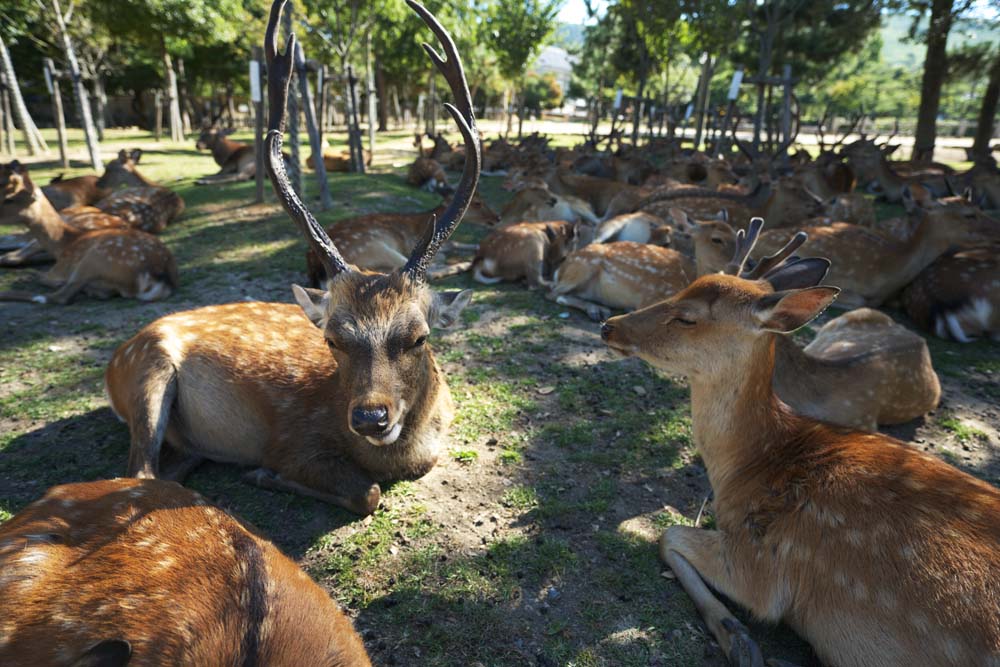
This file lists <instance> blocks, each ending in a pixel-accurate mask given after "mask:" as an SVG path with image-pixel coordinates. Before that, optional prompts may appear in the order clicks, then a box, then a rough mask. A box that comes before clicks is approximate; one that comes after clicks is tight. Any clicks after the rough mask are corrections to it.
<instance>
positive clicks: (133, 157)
mask: <svg viewBox="0 0 1000 667" xmlns="http://www.w3.org/2000/svg"><path fill="white" fill-rule="evenodd" d="M141 158H142V150H141V149H138V148H136V149H134V150H132V151H130V152H126V151H124V150H122V151H119V152H118V158H117V159H116V160H112V161H111V162H109V163H108V165H107V167H106V169H105V171H104V175H103V176H101V178H100V180H99V181H98V184H99V185H100V186H101V187H102V188H109V189H111V190H112V192H111V194H109V195H108V196H107V197H105V198H104V199H102V200H100V201H99V202H98V203H97V208H99V209H100V210H102V211H104V212H105V213H109V214H111V215H116V216H118V217H119V218H122V219H123V220H125V221H126V222H128V223H129V225H130V226H132V227H134V228H136V229H141V230H142V231H144V232H149V233H150V234H159V233H160V232H162V231H163V230H164V229H166V227H167V224H169V223H171V222H173V221H174V220H176V219H177V218H179V217H180V215H181V213H183V212H184V200H183V199H182V198H181V196H180V195H179V194H177V193H176V192H174V191H173V190H171V189H169V188H165V187H163V186H162V185H158V184H157V183H155V182H153V181H151V180H149V179H148V178H146V177H145V176H143V175H142V174H140V173H139V170H138V168H137V165H138V164H139V160H140V159H141Z"/></svg>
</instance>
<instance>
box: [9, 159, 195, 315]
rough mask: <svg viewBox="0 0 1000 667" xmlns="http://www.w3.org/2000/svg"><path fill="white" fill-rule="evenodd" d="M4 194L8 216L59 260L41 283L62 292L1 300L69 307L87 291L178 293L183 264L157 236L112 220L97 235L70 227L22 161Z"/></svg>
mask: <svg viewBox="0 0 1000 667" xmlns="http://www.w3.org/2000/svg"><path fill="white" fill-rule="evenodd" d="M0 192H2V193H3V204H2V212H3V214H4V215H5V216H6V215H11V216H12V217H13V218H15V219H16V220H18V221H20V222H21V223H22V224H24V225H26V226H27V227H28V234H29V235H30V236H31V237H32V238H33V240H34V241H35V242H36V243H37V245H38V246H39V247H40V248H42V249H44V250H45V251H47V252H48V253H49V254H50V255H52V256H53V257H55V258H56V264H55V266H53V267H52V269H50V270H49V272H48V273H47V274H45V275H44V276H43V277H41V278H40V280H41V282H42V283H43V284H44V285H47V286H49V287H58V288H59V289H58V290H57V291H56V292H54V293H52V294H48V295H41V294H33V293H30V292H0V300H5V301H34V302H36V303H59V304H66V303H69V302H70V301H71V300H72V299H73V297H74V296H76V295H77V294H78V293H79V292H80V291H84V292H86V293H87V294H89V295H91V296H95V297H98V298H108V297H111V296H113V295H115V294H118V295H121V296H124V297H129V298H136V299H139V300H140V301H157V300H160V299H165V298H166V297H168V296H170V294H171V293H173V291H174V289H176V287H177V263H176V262H175V261H174V257H173V255H172V254H171V253H170V250H168V249H167V247H166V246H165V245H164V244H163V242H162V241H160V240H159V239H158V238H156V237H155V236H152V235H150V234H146V233H145V232H140V231H138V230H135V229H128V228H115V227H114V226H113V225H114V223H113V222H112V221H108V220H104V223H106V225H107V228H104V229H98V230H97V231H88V230H87V229H81V228H78V227H74V226H71V225H69V224H67V223H66V222H65V221H64V220H63V218H62V217H61V216H60V215H59V213H58V212H57V211H56V210H55V208H53V207H52V204H50V203H49V200H48V199H46V198H45V195H44V194H43V193H42V190H41V188H39V187H37V186H36V185H35V184H34V183H32V181H31V178H30V177H29V176H28V172H27V170H26V169H24V168H23V167H22V166H21V165H20V164H19V163H18V162H17V161H14V162H12V163H10V164H9V165H4V166H2V167H0ZM98 217H100V216H98ZM92 224H97V223H92ZM122 224H123V223H122Z"/></svg>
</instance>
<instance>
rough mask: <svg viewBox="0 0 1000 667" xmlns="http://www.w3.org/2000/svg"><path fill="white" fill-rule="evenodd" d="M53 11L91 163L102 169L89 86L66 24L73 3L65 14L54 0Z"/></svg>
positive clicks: (69, 17) (97, 169)
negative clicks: (84, 83)
mask: <svg viewBox="0 0 1000 667" xmlns="http://www.w3.org/2000/svg"><path fill="white" fill-rule="evenodd" d="M52 13H53V15H54V16H55V19H56V29H57V32H58V34H59V40H60V41H61V42H62V48H63V53H64V54H65V55H66V66H67V67H68V68H69V77H70V82H71V83H72V84H73V101H74V102H75V103H76V115H77V117H78V118H79V119H80V124H81V125H82V126H83V135H84V137H85V138H86V140H87V152H88V153H89V154H90V164H91V166H93V167H94V170H95V171H100V170H101V166H102V165H103V163H102V162H101V152H100V148H99V147H98V145H97V131H96V130H95V129H94V121H93V119H92V118H91V115H90V98H89V96H88V95H87V88H86V87H85V86H84V85H83V77H82V75H81V74H80V63H79V62H78V61H77V59H76V50H75V49H74V48H73V41H72V40H71V39H70V37H69V31H68V30H67V29H66V24H67V23H69V21H70V19H71V17H72V15H73V5H72V4H70V8H69V10H68V11H67V12H66V14H63V11H62V7H60V6H59V0H52Z"/></svg>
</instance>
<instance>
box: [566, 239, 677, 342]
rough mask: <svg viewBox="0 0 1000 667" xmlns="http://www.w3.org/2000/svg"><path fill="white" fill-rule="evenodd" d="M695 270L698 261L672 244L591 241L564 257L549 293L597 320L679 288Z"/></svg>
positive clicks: (638, 305) (637, 306)
mask: <svg viewBox="0 0 1000 667" xmlns="http://www.w3.org/2000/svg"><path fill="white" fill-rule="evenodd" d="M695 275H696V274H695V264H694V262H693V261H691V259H690V258H688V257H686V256H685V255H683V254H681V253H680V252H678V251H676V250H673V249H672V248H662V247H660V246H655V245H649V244H646V243H635V242H634V241H618V242H615V243H592V244H590V245H588V246H585V247H583V248H581V249H579V250H576V251H574V252H571V253H570V254H569V255H568V256H567V257H566V260H565V261H564V262H563V263H562V265H561V266H560V267H559V269H558V270H557V271H556V274H555V281H554V284H553V285H552V289H551V291H550V292H549V294H548V297H547V298H549V299H551V300H553V301H555V302H556V303H559V304H561V305H564V306H569V307H571V308H576V309H578V310H582V311H584V312H585V313H587V315H588V316H589V317H590V319H592V320H594V321H598V322H599V321H602V320H604V319H607V318H608V317H610V316H611V309H612V308H618V309H623V310H635V309H636V308H641V307H642V306H645V305H647V304H650V303H655V302H656V301H659V300H661V299H663V298H664V297H665V296H667V295H670V294H673V293H674V292H678V291H680V290H681V289H683V288H684V287H686V286H687V285H688V284H689V283H690V282H691V281H692V280H694V278H695Z"/></svg>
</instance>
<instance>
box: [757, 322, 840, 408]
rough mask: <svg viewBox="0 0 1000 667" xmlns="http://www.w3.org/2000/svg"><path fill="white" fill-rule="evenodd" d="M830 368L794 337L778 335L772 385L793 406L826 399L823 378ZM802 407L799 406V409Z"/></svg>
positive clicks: (775, 345)
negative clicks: (805, 349) (806, 350)
mask: <svg viewBox="0 0 1000 667" xmlns="http://www.w3.org/2000/svg"><path fill="white" fill-rule="evenodd" d="M828 373H829V370H828V369H827V368H826V367H825V366H824V365H823V364H822V363H820V362H818V361H816V359H814V358H812V357H810V356H809V355H808V354H806V353H805V352H804V351H803V350H802V348H800V347H799V346H798V344H796V342H795V341H794V340H792V338H791V337H790V336H775V340H774V377H773V380H772V382H771V386H772V387H773V388H774V392H775V393H776V394H777V395H778V396H779V397H782V400H785V401H786V402H789V403H791V404H792V405H796V406H799V405H811V404H813V403H816V402H819V401H820V400H821V399H822V398H823V394H824V392H823V391H822V389H820V388H821V387H823V386H824V382H823V378H824V377H825V376H827V375H828ZM797 409H798V408H797Z"/></svg>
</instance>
